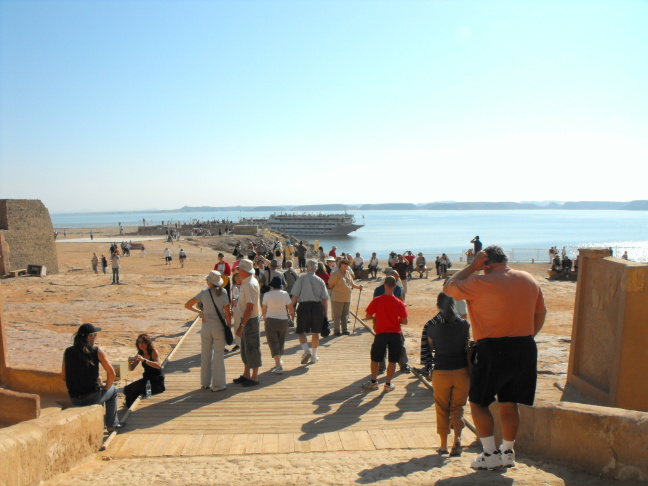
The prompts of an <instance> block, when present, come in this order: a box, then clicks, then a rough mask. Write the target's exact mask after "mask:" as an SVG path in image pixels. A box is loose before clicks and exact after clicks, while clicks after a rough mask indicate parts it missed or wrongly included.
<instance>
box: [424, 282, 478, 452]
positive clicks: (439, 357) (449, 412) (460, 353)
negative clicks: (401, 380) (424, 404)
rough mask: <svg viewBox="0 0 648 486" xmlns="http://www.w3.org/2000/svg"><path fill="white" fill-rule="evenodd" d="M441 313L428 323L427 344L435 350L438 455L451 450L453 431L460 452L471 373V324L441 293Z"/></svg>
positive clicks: (455, 450) (438, 299)
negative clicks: (451, 434)
mask: <svg viewBox="0 0 648 486" xmlns="http://www.w3.org/2000/svg"><path fill="white" fill-rule="evenodd" d="M437 309H438V310H439V313H438V314H437V315H436V316H434V317H433V318H432V319H430V320H429V321H428V322H427V323H426V324H425V329H427V333H426V334H427V339H428V346H429V349H430V350H431V352H432V353H434V368H435V369H434V374H433V376H432V386H433V388H434V407H435V409H436V422H437V433H438V434H439V437H440V440H441V444H440V446H439V448H438V449H437V452H438V453H439V454H447V453H448V434H449V433H450V428H452V430H453V431H454V442H453V446H452V451H451V452H450V455H451V456H459V455H461V430H462V429H463V428H464V426H465V425H466V424H465V422H464V420H463V414H464V407H465V406H466V403H467V401H468V391H469V388H470V374H469V373H468V361H467V359H466V342H467V341H468V339H469V337H470V324H468V321H466V320H465V319H462V318H460V317H459V316H458V315H457V313H456V311H455V308H454V299H453V298H452V297H448V296H447V295H446V294H444V293H443V292H441V293H440V294H439V296H438V298H437Z"/></svg>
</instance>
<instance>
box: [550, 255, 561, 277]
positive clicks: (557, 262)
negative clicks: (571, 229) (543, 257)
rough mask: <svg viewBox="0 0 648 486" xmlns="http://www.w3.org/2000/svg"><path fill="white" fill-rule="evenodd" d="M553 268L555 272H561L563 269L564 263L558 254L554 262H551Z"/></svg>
mask: <svg viewBox="0 0 648 486" xmlns="http://www.w3.org/2000/svg"><path fill="white" fill-rule="evenodd" d="M551 269H552V270H553V271H554V272H559V273H560V272H561V271H562V265H561V264H560V256H558V255H556V256H555V257H554V259H553V262H552V264H551Z"/></svg>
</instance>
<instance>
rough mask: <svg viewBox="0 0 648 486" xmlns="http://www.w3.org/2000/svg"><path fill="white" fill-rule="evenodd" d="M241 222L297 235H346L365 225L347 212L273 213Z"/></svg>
mask: <svg viewBox="0 0 648 486" xmlns="http://www.w3.org/2000/svg"><path fill="white" fill-rule="evenodd" d="M241 223H245V224H255V225H257V226H260V227H262V228H268V229H271V230H272V231H279V232H281V233H287V234H289V235H296V236H345V235H348V234H349V233H351V232H352V231H355V230H357V229H359V228H362V227H363V226H364V224H358V223H356V220H355V217H354V216H353V215H352V214H347V213H344V214H322V213H299V214H296V213H273V214H271V215H270V216H269V217H268V218H245V219H241Z"/></svg>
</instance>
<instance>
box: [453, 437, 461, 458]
mask: <svg viewBox="0 0 648 486" xmlns="http://www.w3.org/2000/svg"><path fill="white" fill-rule="evenodd" d="M462 452H463V447H461V439H459V440H455V442H454V444H453V445H452V449H451V450H450V456H451V457H458V456H460V455H461V454H462Z"/></svg>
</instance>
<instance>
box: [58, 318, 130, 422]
mask: <svg viewBox="0 0 648 486" xmlns="http://www.w3.org/2000/svg"><path fill="white" fill-rule="evenodd" d="M99 331H101V328H99V327H95V326H93V325H92V324H88V323H86V324H81V326H79V330H78V331H77V332H76V334H75V335H74V344H73V345H72V346H70V347H69V348H67V349H66V350H65V353H64V354H63V366H62V368H61V376H62V378H63V381H64V382H65V385H66V387H67V390H68V395H69V397H70V401H71V402H72V405H74V406H75V407H84V406H87V405H101V404H104V403H105V404H106V415H105V418H104V420H105V424H106V428H107V429H108V431H109V432H112V431H113V430H115V429H121V428H122V427H123V425H122V424H120V423H119V421H118V420H117V389H116V388H115V386H114V385H113V383H114V382H115V369H114V368H113V367H112V365H111V364H110V360H109V359H108V356H107V355H106V353H105V351H104V350H103V349H101V348H100V347H98V346H95V340H96V339H97V332H99ZM99 363H101V366H102V367H103V369H104V370H106V383H104V384H103V385H99V384H98V383H99Z"/></svg>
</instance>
